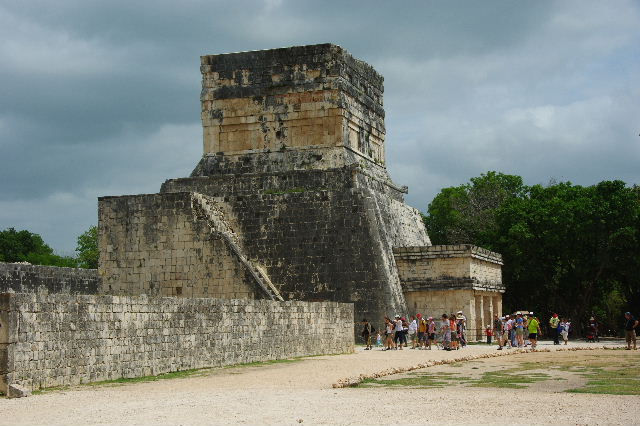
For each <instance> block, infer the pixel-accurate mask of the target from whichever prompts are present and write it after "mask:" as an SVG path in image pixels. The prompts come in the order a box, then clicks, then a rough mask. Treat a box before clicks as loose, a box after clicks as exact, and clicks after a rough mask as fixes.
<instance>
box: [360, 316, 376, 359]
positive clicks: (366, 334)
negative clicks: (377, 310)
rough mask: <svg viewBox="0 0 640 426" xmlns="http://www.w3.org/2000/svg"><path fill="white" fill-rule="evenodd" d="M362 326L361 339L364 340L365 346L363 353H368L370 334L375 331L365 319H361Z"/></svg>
mask: <svg viewBox="0 0 640 426" xmlns="http://www.w3.org/2000/svg"><path fill="white" fill-rule="evenodd" d="M362 324H363V328H362V339H363V340H364V343H365V345H366V346H367V347H366V348H364V350H365V351H370V350H371V334H372V333H373V332H374V331H375V330H374V328H373V327H372V326H371V323H370V322H369V321H367V319H366V318H363V319H362Z"/></svg>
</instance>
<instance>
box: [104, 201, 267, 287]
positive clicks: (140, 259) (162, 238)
mask: <svg viewBox="0 0 640 426" xmlns="http://www.w3.org/2000/svg"><path fill="white" fill-rule="evenodd" d="M198 213H199V212H198V209H197V208H196V206H194V195H193V194H189V193H173V194H152V195H131V196H121V197H101V198H99V213H98V216H99V217H98V231H99V246H100V247H101V251H100V269H99V272H100V274H101V275H102V277H103V287H102V293H106V294H116V295H119V294H121V295H137V294H147V295H158V296H159V295H162V296H183V297H215V298H226V299H259V298H262V297H264V296H265V295H264V294H263V292H262V291H261V289H260V288H259V287H258V286H256V284H255V282H254V278H253V276H252V272H251V270H250V269H249V268H247V267H246V265H244V264H243V263H242V261H241V260H240V259H239V258H238V256H237V255H236V254H235V253H234V252H233V250H232V247H230V245H229V242H228V241H225V240H224V239H223V238H221V236H220V234H219V232H217V231H219V229H215V228H214V227H213V224H212V223H210V222H209V221H207V220H206V218H205V217H204V215H203V214H198ZM200 213H202V212H200Z"/></svg>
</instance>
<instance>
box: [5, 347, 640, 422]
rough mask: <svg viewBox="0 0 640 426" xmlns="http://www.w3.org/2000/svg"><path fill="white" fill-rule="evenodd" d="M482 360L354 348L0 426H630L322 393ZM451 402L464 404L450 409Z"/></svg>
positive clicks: (565, 398)
mask: <svg viewBox="0 0 640 426" xmlns="http://www.w3.org/2000/svg"><path fill="white" fill-rule="evenodd" d="M600 346H601V345H600ZM541 347H544V348H549V349H554V346H553V345H541ZM488 352H495V347H487V346H480V345H477V346H469V347H467V348H465V349H464V350H460V351H456V352H446V351H440V350H433V351H417V350H403V351H388V352H382V351H379V350H374V351H363V350H362V349H358V351H357V352H356V353H355V354H351V355H339V356H325V357H316V358H308V359H304V360H302V361H299V362H293V363H282V364H272V365H265V366H261V367H241V368H229V369H221V370H216V371H213V372H211V373H210V374H207V375H205V376H199V377H190V378H184V379H173V380H163V381H157V382H148V383H136V384H127V385H118V386H101V387H78V388H74V389H72V390H67V391H58V392H52V393H47V394H43V395H36V396H32V397H29V398H22V399H12V400H7V399H3V400H0V425H27V424H51V425H79V424H127V425H129V424H131V425H134V424H145V425H164V424H180V425H190V424H194V425H195V424H199V425H201V424H212V425H217V424H299V420H302V422H303V423H304V424H505V423H506V424H532V423H535V424H571V425H576V424H594V425H598V424H621V425H623V424H624V425H629V424H640V404H639V403H638V402H639V400H638V397H636V396H614V395H585V394H566V393H563V394H557V393H553V392H549V391H545V392H540V391H536V392H535V393H531V392H529V393H525V392H520V394H521V401H522V402H521V403H520V404H518V407H519V415H517V416H508V418H505V417H504V416H505V413H509V412H511V411H512V409H513V402H512V400H511V399H510V398H505V395H506V394H507V393H509V394H512V395H513V394H514V393H513V392H514V391H513V390H500V389H487V388H459V387H452V388H445V389H389V388H382V389H373V388H371V389H362V388H345V389H332V388H331V385H332V384H333V383H335V382H337V381H338V380H339V379H343V378H345V377H353V376H358V375H359V374H371V373H374V372H378V371H381V370H385V369H388V368H390V367H409V366H412V365H415V364H418V363H421V362H425V361H427V360H439V359H446V358H456V357H460V356H466V355H474V354H481V353H488ZM477 365H480V364H477ZM559 397H560V399H561V400H562V407H563V408H561V409H560V408H557V407H558V398H559ZM454 401H464V402H463V403H461V404H459V406H460V408H459V409H456V410H454V409H452V406H453V402H454ZM398 404H400V407H401V409H400V410H399V409H398ZM394 407H395V408H394ZM427 413H431V414H427ZM499 415H501V416H502V418H501V417H499Z"/></svg>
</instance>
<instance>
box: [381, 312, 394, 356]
mask: <svg viewBox="0 0 640 426" xmlns="http://www.w3.org/2000/svg"><path fill="white" fill-rule="evenodd" d="M384 327H385V336H384V337H385V340H384V341H385V345H386V348H385V349H383V351H389V350H391V349H392V348H393V347H394V343H393V341H394V335H393V329H394V324H393V321H391V318H389V317H384Z"/></svg>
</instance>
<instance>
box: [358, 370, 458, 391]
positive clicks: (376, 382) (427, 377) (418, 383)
mask: <svg viewBox="0 0 640 426" xmlns="http://www.w3.org/2000/svg"><path fill="white" fill-rule="evenodd" d="M467 380H470V379H469V378H468V377H458V376H456V373H434V374H426V373H413V374H411V375H410V376H409V377H402V378H399V379H364V380H363V381H362V382H361V383H360V384H359V385H358V387H363V388H367V387H368V388H371V387H383V386H387V387H412V388H441V387H444V386H451V385H456V384H459V383H464V382H465V381H467Z"/></svg>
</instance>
